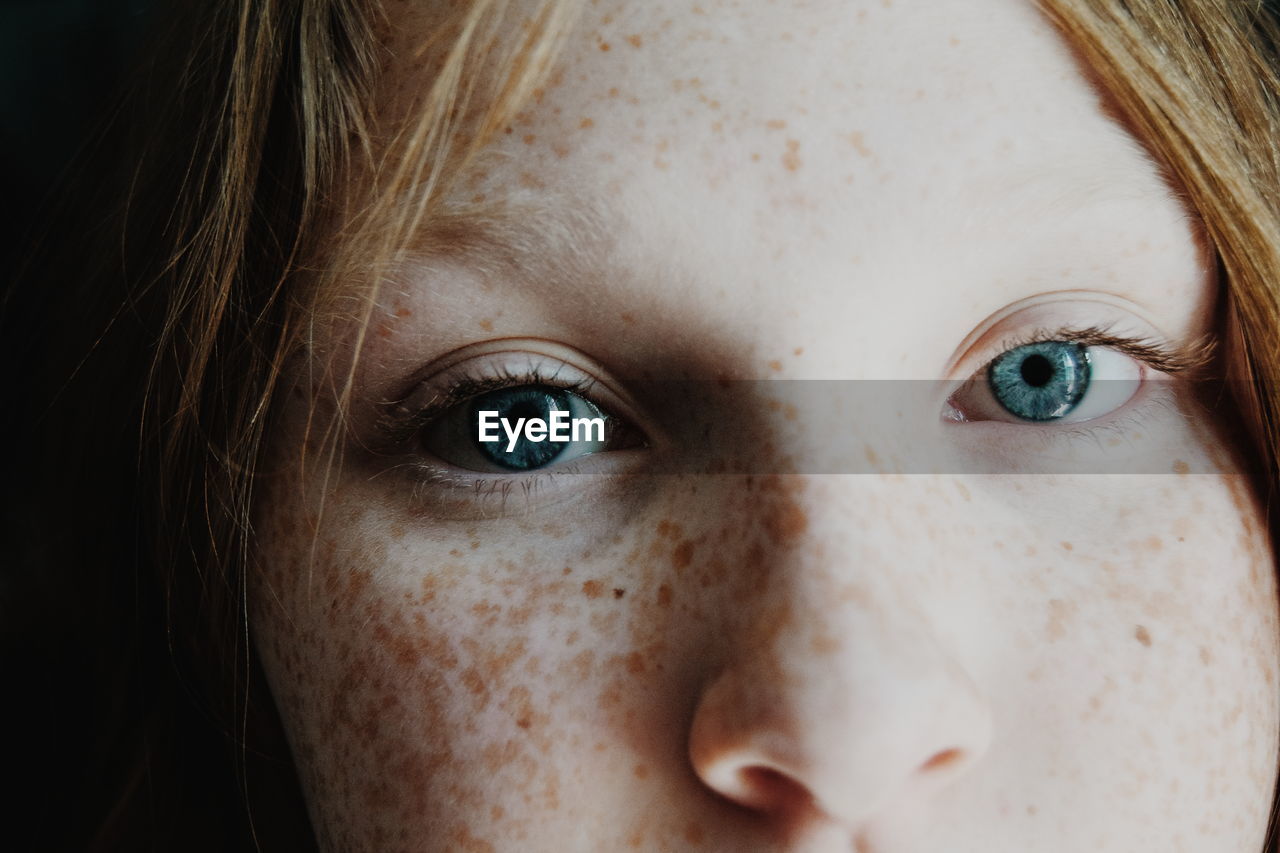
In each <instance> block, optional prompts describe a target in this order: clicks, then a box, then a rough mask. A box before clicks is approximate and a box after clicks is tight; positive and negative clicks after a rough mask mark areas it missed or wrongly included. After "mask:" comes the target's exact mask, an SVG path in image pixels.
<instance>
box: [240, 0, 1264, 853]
mask: <svg viewBox="0 0 1280 853" xmlns="http://www.w3.org/2000/svg"><path fill="white" fill-rule="evenodd" d="M397 8H399V7H397ZM396 14H399V17H396V16H395V14H393V19H392V23H393V24H394V25H395V28H396V33H397V35H396V37H395V43H394V44H393V45H392V47H393V49H394V50H395V51H396V55H397V56H399V57H400V59H399V60H398V62H399V64H398V65H397V66H396V70H395V71H394V72H393V73H394V74H395V75H396V82H397V83H398V85H399V87H400V88H401V90H402V91H404V92H412V91H415V90H421V89H422V88H423V87H426V86H428V85H430V83H431V79H432V78H431V74H432V67H431V64H430V63H429V62H425V61H424V62H418V61H417V60H415V59H413V58H412V57H413V51H414V46H415V45H417V44H419V43H421V42H422V41H424V40H425V39H427V38H428V37H429V36H430V33H429V32H427V31H425V29H424V27H425V25H424V24H422V23H420V22H419V20H418V19H417V18H415V17H412V16H410V15H409V14H407V13H406V14H400V13H396ZM454 201H455V202H456V204H455V206H456V207H457V208H459V209H465V208H466V207H467V206H468V205H473V206H474V208H475V209H476V210H483V211H484V212H485V214H486V216H485V218H484V219H483V221H481V220H477V221H476V222H475V223H474V224H472V225H465V224H464V225H462V226H457V227H454V228H453V231H452V235H453V237H452V241H451V242H450V243H449V246H450V248H449V249H447V250H438V249H437V250H430V251H427V250H424V251H422V252H420V253H419V254H417V255H416V256H415V259H414V260H413V262H411V263H409V264H407V265H405V266H403V267H402V268H398V269H397V271H396V274H395V277H394V279H393V280H391V281H389V282H387V284H386V285H385V287H384V289H383V291H382V292H383V298H382V300H381V303H380V306H379V312H378V315H377V316H376V317H375V319H374V322H373V325H371V326H370V327H369V332H368V334H367V336H366V337H365V339H364V342H363V345H362V346H363V349H362V350H361V361H360V362H359V369H358V372H357V374H356V386H355V402H354V404H353V408H352V410H351V417H350V420H349V421H348V422H346V423H345V424H344V425H343V430H344V432H343V433H342V437H341V440H340V447H341V452H342V454H343V456H344V464H343V466H342V467H341V469H340V470H335V471H333V472H331V473H330V474H329V475H328V477H327V478H326V474H325V471H324V470H323V466H321V465H318V464H316V459H315V454H316V452H317V446H316V444H315V443H314V442H313V441H310V440H309V439H308V438H307V437H306V434H307V433H306V430H307V421H308V412H309V410H310V408H311V397H312V396H313V395H314V396H315V397H316V398H317V399H318V401H319V404H320V407H321V408H320V413H321V414H322V415H323V413H324V412H328V411H331V410H332V406H331V405H327V403H326V401H327V400H328V401H330V402H331V397H326V395H330V394H331V391H329V390H326V389H329V388H331V387H332V384H331V383H329V382H322V381H316V382H315V383H311V382H310V380H309V379H308V377H309V376H312V375H315V376H319V375H322V374H323V367H324V365H323V364H319V365H303V366H302V367H301V368H300V369H299V372H298V374H297V376H296V380H297V387H296V388H295V389H294V392H293V393H292V394H290V395H289V396H288V399H287V402H286V404H285V406H284V408H283V410H282V413H281V414H282V416H281V418H280V420H279V422H278V427H277V431H276V432H275V434H274V435H273V443H272V446H271V449H270V455H269V457H268V465H267V467H268V469H270V470H271V471H272V472H273V475H272V476H271V477H270V478H269V479H268V481H267V484H266V487H265V493H263V494H261V496H260V504H259V511H258V518H257V522H258V523H257V534H258V540H257V542H258V544H257V550H256V569H255V574H254V576H253V579H252V583H253V587H252V590H251V601H252V606H253V612H252V626H253V629H254V632H255V636H256V641H257V646H258V650H259V651H260V653H261V656H262V659H263V661H264V663H265V665H266V669H267V672H268V676H269V679H270V681H271V684H272V687H273V690H274V693H275V698H276V700H277V702H278V704H279V707H280V710H281V713H282V715H283V718H284V721H285V725H286V729H287V731H288V734H289V737H290V740H291V743H292V747H293V751H294V754H295V756H296V758H297V762H298V765H299V768H300V772H301V778H302V781H303V785H304V787H305V790H306V793H307V797H308V799H309V803H310V809H311V815H312V817H313V820H314V823H315V825H316V827H317V831H318V833H319V835H320V837H321V838H322V840H323V843H324V845H325V846H326V847H327V848H329V849H335V850H356V849H365V850H409V849H412V850H468V851H488V850H556V851H560V850H584V851H597V850H626V849H640V850H721V851H744V850H746V851H755V850H761V851H764V850H805V851H826V850H844V851H848V850H857V851H874V852H875V853H923V851H936V850H948V851H954V853H962V851H983V853H994V851H1018V852H1019V853H1021V851H1027V850H1037V851H1051V850H1052V851H1080V850H1099V851H1126V853H1127V851H1132V850H1138V849H1153V850H1155V849H1158V850H1188V851H1223V853H1240V851H1246V850H1254V849H1259V848H1260V847H1261V845H1262V835H1263V831H1264V828H1265V825H1266V817H1267V810H1268V808H1269V805H1270V797H1271V792H1272V785H1273V783H1274V781H1275V776H1276V753H1277V734H1276V733H1277V730H1278V728H1280V709H1278V707H1277V695H1278V694H1277V690H1276V678H1277V672H1276V670H1277V661H1278V660H1280V654H1277V641H1276V638H1277V635H1278V633H1280V628H1278V625H1277V606H1276V595H1275V587H1274V582H1273V563H1272V557H1271V551H1270V544H1269V541H1268V537H1267V534H1266V532H1265V529H1264V525H1263V520H1262V517H1261V513H1260V511H1259V510H1258V508H1257V505H1256V504H1255V502H1254V500H1253V498H1252V497H1251V495H1250V493H1249V491H1248V490H1247V488H1246V485H1245V480H1244V477H1243V476H1241V475H1239V474H1234V473H1230V470H1231V469H1230V465H1231V463H1230V454H1228V453H1226V452H1224V451H1223V450H1221V448H1220V444H1221V440H1220V439H1218V438H1215V436H1217V435H1220V434H1221V431H1220V430H1218V429H1217V427H1216V425H1215V424H1213V423H1211V422H1210V420H1209V419H1208V418H1207V416H1206V415H1205V414H1204V412H1205V410H1204V409H1203V408H1198V407H1197V406H1195V405H1193V404H1191V403H1189V402H1186V399H1185V396H1184V395H1180V394H1178V393H1175V391H1176V389H1177V388H1178V387H1179V386H1180V383H1178V382H1176V381H1175V382H1168V381H1160V380H1164V379H1168V378H1169V374H1171V373H1172V372H1173V371H1174V368H1175V367H1176V363H1175V362H1174V361H1171V360H1169V359H1168V358H1164V357H1163V356H1161V355H1160V354H1159V352H1158V350H1164V349H1171V348H1172V349H1174V350H1176V349H1177V348H1178V347H1181V346H1183V345H1185V344H1187V343H1188V342H1189V341H1192V340H1194V339H1195V338H1197V337H1198V336H1200V335H1203V334H1205V333H1207V332H1209V331H1210V330H1211V327H1212V321H1213V317H1212V314H1213V307H1214V304H1215V291H1216V287H1217V284H1216V282H1215V281H1214V278H1213V276H1212V273H1211V268H1212V264H1211V262H1210V260H1209V259H1208V257H1207V255H1206V253H1205V252H1204V251H1203V250H1202V248H1201V244H1200V242H1199V240H1198V238H1197V235H1196V233H1195V232H1194V226H1193V224H1192V222H1191V221H1190V220H1189V217H1188V214H1187V211H1186V210H1184V209H1183V208H1182V207H1180V206H1179V203H1178V201H1177V200H1176V198H1175V197H1174V195H1173V194H1172V193H1171V192H1170V190H1169V188H1168V187H1167V186H1166V185H1165V184H1164V183H1163V182H1162V179H1161V176H1160V173H1159V170H1158V169H1157V167H1156V166H1155V165H1153V163H1152V162H1151V160H1150V159H1148V157H1147V156H1146V155H1145V154H1144V152H1143V149H1142V148H1141V147H1140V146H1139V145H1138V144H1136V143H1135V141H1134V139H1133V138H1131V137H1130V136H1128V135H1127V134H1126V131H1125V130H1124V129H1123V128H1122V127H1121V126H1119V125H1118V124H1117V123H1116V121H1115V120H1114V119H1113V118H1111V117H1110V113H1109V112H1108V110H1107V107H1106V105H1105V104H1104V103H1102V102H1101V101H1100V99H1099V96H1098V94H1097V93H1096V92H1095V91H1094V90H1093V89H1091V87H1090V85H1089V84H1088V83H1087V82H1086V79H1085V77H1084V76H1083V75H1082V73H1081V71H1080V69H1079V68H1078V67H1077V66H1076V65H1075V64H1074V60H1073V58H1072V55H1071V54H1070V52H1069V51H1068V49H1067V48H1066V46H1065V45H1064V42H1063V41H1062V39H1061V38H1060V37H1059V36H1058V35H1057V33H1056V32H1055V31H1054V30H1053V29H1052V28H1051V27H1050V26H1049V25H1048V24H1047V22H1046V20H1045V19H1043V18H1042V17H1041V16H1040V14H1039V13H1038V12H1037V11H1036V10H1035V9H1034V8H1033V6H1032V5H1031V4H1030V3H1027V2H1023V0H983V2H970V3H935V2H923V0H915V1H914V2H913V0H897V2H889V0H883V2H881V0H875V2H872V0H852V1H851V2H838V3H837V2H830V3H828V2H818V3H800V2H796V3H772V2H769V3H765V2H753V3H721V2H716V0H708V2H707V3H706V4H704V5H702V6H699V5H696V4H686V3H678V2H674V1H673V0H671V1H669V0H662V2H658V0H650V2H645V3H626V4H624V3H616V4H606V3H601V4H598V5H596V4H592V5H590V6H589V7H588V12H587V14H586V17H585V19H584V20H583V22H582V23H581V25H580V26H579V28H578V29H577V30H576V31H575V35H574V36H573V38H572V40H571V42H570V44H569V45H568V49H567V52H566V53H565V54H564V57H563V59H562V61H561V63H560V65H559V66H558V68H557V70H556V72H555V73H554V74H553V76H552V77H551V78H550V79H549V81H548V83H547V86H546V88H545V91H541V92H539V93H538V94H537V97H536V98H535V102H534V103H531V104H530V105H529V108H528V109H527V111H526V112H524V113H523V114H522V115H521V116H520V117H519V119H518V120H517V121H516V122H515V123H514V124H513V126H512V127H511V129H510V131H508V132H507V133H506V134H503V135H501V136H500V138H499V140H498V142H497V143H495V144H494V145H493V146H492V149H491V150H490V152H489V155H488V156H486V157H485V158H484V159H483V162H481V163H480V164H479V165H478V166H477V168H476V169H475V171H474V174H472V175H470V177H469V178H468V179H467V180H465V181H463V182H461V184H460V188H459V189H457V190H456V198H455V199H454ZM438 236H439V235H437V237H438ZM422 243H423V245H424V246H426V245H437V246H438V245H441V240H440V239H435V240H434V241H433V240H431V239H426V238H424V240H423V241H422ZM1091 330H1092V331H1091ZM347 332H349V333H350V334H349V335H348V336H347V337H342V336H338V337H337V338H336V339H334V340H330V341H322V342H320V343H321V344H322V347H321V350H322V351H327V352H337V351H341V349H342V347H343V346H350V345H351V342H352V341H354V340H355V336H354V333H353V332H351V330H347ZM1104 333H1105V334H1104ZM344 334H345V333H344ZM1131 338H1136V339H1137V340H1138V341H1140V342H1143V341H1145V342H1146V343H1138V344H1134V343H1126V341H1128V340H1129V339H1131ZM1029 340H1038V341H1040V342H1041V343H1040V345H1039V346H1038V347H1035V348H1032V349H1030V350H1022V351H1019V352H1014V353H1013V354H1012V355H1010V356H1008V357H1006V358H1005V359H1004V360H1003V361H999V362H997V367H996V369H994V370H992V371H990V372H988V371H987V370H986V368H985V366H986V365H987V364H988V363H989V362H991V361H992V360H993V359H996V357H997V356H999V355H1001V353H1003V352H1005V351H1009V350H1011V349H1013V348H1015V347H1016V346H1018V345H1020V344H1024V343H1026V342H1027V341H1029ZM1077 341H1079V342H1080V343H1076V342H1077ZM1162 358H1164V360H1163V361H1162V360H1161V359H1162ZM1085 359H1087V360H1088V361H1087V363H1085ZM970 376H973V377H975V379H974V381H973V382H972V383H968V384H967V385H966V384H962V383H961V382H960V380H964V379H966V378H968V377H970ZM651 379H656V380H666V379H680V380H692V381H693V382H683V383H680V384H674V383H673V384H666V383H662V382H649V381H647V380H651ZM729 379H734V380H736V379H742V380H769V381H758V382H756V381H752V382H734V381H727V380H729ZM918 379H931V380H938V379H946V380H956V381H954V382H951V383H950V384H946V383H938V382H923V383H921V382H916V383H910V382H898V383H895V382H889V383H885V382H864V381H861V380H918ZM1089 379H1092V380H1095V381H1094V382H1093V383H1092V384H1089V385H1087V386H1086V385H1085V381H1086V380H1089ZM1101 379H1106V380H1112V381H1109V382H1101V381H1096V380H1101ZM704 380H705V381H706V382H707V384H706V386H698V385H696V384H694V383H695V382H697V381H704ZM795 380H841V381H839V382H836V381H827V382H800V381H795ZM849 380H856V381H849ZM530 386H538V387H530ZM664 389H666V390H664ZM1117 389H1119V390H1117ZM477 395H481V396H480V401H479V403H477V402H475V400H474V398H475V397H476V396H477ZM468 400H471V402H468ZM387 401H397V402H399V405H395V406H387V405H385V403H386V402H387ZM554 407H559V408H561V409H568V410H570V411H571V412H572V413H574V415H575V416H578V415H583V414H584V413H585V414H603V415H605V416H607V417H608V418H609V419H610V429H609V433H608V435H607V436H606V438H605V440H604V441H595V442H591V441H587V440H584V439H580V440H579V441H577V442H573V441H570V442H568V443H562V444H554V445H552V444H548V443H541V444H535V443H533V442H531V441H529V440H528V439H527V438H521V439H519V440H518V441H517V442H516V443H515V445H514V447H513V449H511V450H510V451H508V449H507V442H506V441H505V439H504V440H503V441H502V442H501V445H499V444H497V443H495V444H493V445H481V444H479V443H478V442H477V441H476V439H475V435H474V434H473V431H472V430H473V426H474V425H473V424H472V423H471V421H470V420H469V419H470V418H471V417H473V415H474V413H475V410H477V409H485V410H494V411H499V412H500V413H502V414H503V415H504V416H505V415H511V420H512V421H513V422H514V420H515V418H516V417H518V416H530V415H531V414H545V413H546V412H549V411H550V410H551V409H552V408H554ZM1034 418H1039V419H1038V420H1036V419H1034ZM326 425H327V424H326V422H325V421H324V420H323V418H322V419H321V420H320V421H316V422H313V423H312V424H311V433H310V434H311V435H312V436H315V435H318V434H319V433H322V432H323V429H324V427H325V426H326ZM917 453H926V454H928V455H929V456H930V459H933V460H935V462H930V465H932V466H934V468H937V470H938V471H939V473H935V474H916V473H913V472H914V471H917V470H920V469H921V468H923V467H924V465H923V463H921V462H920V461H919V459H920V457H918V456H915V455H913V454H917ZM697 454H704V455H705V454H710V455H712V456H717V455H718V456H719V457H722V458H723V459H727V460H729V463H730V464H731V465H732V467H733V470H735V471H738V472H742V473H735V474H731V475H730V474H724V475H717V474H709V473H701V474H699V473H690V469H691V468H693V467H696V466H695V465H693V464H692V463H690V464H689V465H685V463H686V462H690V459H691V458H692V457H694V456H696V455H697ZM304 456H305V457H306V459H305V464H304V459H303V457H304ZM1139 457H1141V458H1143V459H1144V460H1146V461H1145V462H1144V463H1143V466H1144V467H1143V468H1142V470H1143V471H1145V472H1146V473H1135V472H1134V471H1135V469H1134V467H1133V460H1134V459H1136V458H1139ZM699 458H701V457H699ZM570 459H572V461H570ZM939 459H940V460H943V462H942V463H940V464H938V463H936V460H939ZM1152 459H1154V460H1156V462H1157V464H1158V467H1157V468H1156V469H1154V472H1153V469H1152V468H1151V461H1150V460H1152ZM660 460H665V461H660ZM671 460H676V464H675V465H671V464H669V463H670V461H671ZM946 460H950V462H947V461H946ZM1063 460H1071V462H1070V464H1071V465H1076V466H1077V468H1079V469H1080V470H1083V469H1088V470H1091V471H1097V470H1108V471H1118V472H1122V473H1115V474H1112V475H1097V474H1088V473H1063V468H1062V467H1061V465H1060V464H1059V463H1062V464H1066V463H1064V462H1063ZM946 465H952V467H950V468H947V467H945V466H946ZM711 467H714V465H712V466H711ZM1051 469H1052V470H1051ZM673 470H681V471H683V473H671V472H672V471H673ZM1072 470H1076V469H1075V468H1073V469H1072ZM788 471H793V472H798V473H790V474H789V473H786V472H788ZM1027 471H1039V472H1040V473H1033V474H1026V473H1025V472H1027ZM660 472H661V473H660ZM823 472H833V473H823ZM852 472H859V473H852ZM897 472H905V473H897ZM982 472H987V473H982ZM990 472H996V473H990ZM1012 472H1023V473H1012ZM1203 472H1208V473H1203ZM321 510H323V512H321Z"/></svg>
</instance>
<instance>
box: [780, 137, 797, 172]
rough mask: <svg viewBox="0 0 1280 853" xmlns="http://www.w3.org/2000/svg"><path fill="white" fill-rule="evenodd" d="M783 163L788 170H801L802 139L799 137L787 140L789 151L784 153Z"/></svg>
mask: <svg viewBox="0 0 1280 853" xmlns="http://www.w3.org/2000/svg"><path fill="white" fill-rule="evenodd" d="M782 165H783V167H784V168H785V169H786V170H787V171H788V172H798V171H799V170H800V165H801V161H800V141H799V140H798V139H788V140H787V153H786V154H783V155H782Z"/></svg>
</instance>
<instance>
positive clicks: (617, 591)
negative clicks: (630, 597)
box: [613, 586, 627, 598]
mask: <svg viewBox="0 0 1280 853" xmlns="http://www.w3.org/2000/svg"><path fill="white" fill-rule="evenodd" d="M626 594H627V591H626V590H625V589H619V588H618V587H616V586H615V587H614V588H613V597H614V598H622V596H624V595H626Z"/></svg>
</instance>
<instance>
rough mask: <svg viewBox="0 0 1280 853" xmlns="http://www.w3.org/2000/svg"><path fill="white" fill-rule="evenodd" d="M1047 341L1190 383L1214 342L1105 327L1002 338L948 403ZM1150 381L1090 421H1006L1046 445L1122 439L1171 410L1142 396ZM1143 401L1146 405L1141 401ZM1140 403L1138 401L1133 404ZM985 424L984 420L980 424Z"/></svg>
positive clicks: (1163, 400) (1164, 401) (1162, 399)
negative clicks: (1177, 341)
mask: <svg viewBox="0 0 1280 853" xmlns="http://www.w3.org/2000/svg"><path fill="white" fill-rule="evenodd" d="M1048 341H1070V342H1073V343H1076V344H1079V345H1081V346H1084V347H1107V348H1109V349H1113V350H1116V351H1118V352H1121V353H1123V354H1124V355H1127V356H1129V357H1130V358H1132V359H1134V360H1135V361H1137V362H1139V363H1140V364H1142V365H1143V366H1144V367H1146V368H1150V369H1152V370H1155V371H1157V372H1159V373H1163V374H1165V375H1166V376H1170V377H1177V378H1179V379H1189V378H1195V377H1198V376H1200V375H1201V374H1202V373H1203V371H1204V370H1205V369H1206V368H1207V367H1208V365H1209V364H1210V363H1211V361H1212V358H1213V354H1214V350H1215V342H1214V341H1213V340H1212V339H1211V338H1209V337H1205V338H1201V339H1199V340H1196V341H1193V342H1191V343H1190V344H1188V345H1185V346H1181V347H1179V346H1175V345H1172V344H1170V343H1169V342H1167V341H1164V340H1160V339H1157V338H1144V337H1139V336H1128V335H1122V334H1117V333H1115V332H1113V331H1111V330H1110V329H1108V328H1106V327H1102V326H1085V327H1070V326H1068V327H1058V328H1037V329H1035V330H1033V331H1031V332H1029V333H1022V334H1015V335H1011V336H1008V337H1005V338H1002V339H1001V341H1000V343H999V345H998V346H997V347H996V348H995V354H994V355H992V356H991V357H990V358H988V359H987V360H986V361H985V362H983V363H982V365H981V366H980V367H978V368H977V369H976V370H975V371H973V372H972V373H971V374H970V375H969V377H968V378H967V379H965V380H964V381H963V382H962V383H961V385H960V386H959V388H957V389H956V390H955V391H954V392H953V393H952V396H951V397H948V405H950V400H951V399H952V398H953V397H954V396H955V395H957V394H959V393H960V390H961V389H963V388H965V387H967V386H969V385H970V384H971V383H974V382H983V381H986V377H987V375H988V371H989V370H990V368H991V366H992V364H993V363H994V362H995V361H996V360H997V359H999V358H1000V356H1002V355H1003V354H1004V353H1006V352H1008V351H1010V350H1013V349H1017V348H1018V347H1022V346H1028V345H1031V344H1037V343H1045V342H1048ZM1148 381H1149V380H1148V379H1147V378H1146V377H1145V376H1144V378H1143V379H1142V381H1141V385H1140V386H1139V389H1138V391H1137V393H1136V394H1135V395H1134V397H1133V399H1131V400H1130V401H1129V402H1127V403H1125V404H1124V405H1123V406H1121V407H1120V409H1118V410H1115V411H1113V412H1111V413H1109V414H1105V415H1101V416H1099V417H1097V418H1093V419H1090V420H1086V421H1071V422H1066V423H1056V424H1055V423H1053V422H1045V423H1039V424H1032V423H1015V422H1005V423H1008V424H1009V425H1011V426H1020V427H1028V426H1033V427H1037V429H1036V430H1035V431H1034V432H1032V433H1028V434H1030V435H1035V436H1037V437H1038V438H1040V439H1042V440H1043V441H1045V442H1051V443H1055V444H1056V443H1059V442H1062V443H1066V444H1074V443H1076V442H1084V443H1097V442H1100V441H1101V440H1102V439H1103V438H1105V437H1106V435H1107V434H1108V433H1118V434H1124V432H1125V431H1126V430H1131V429H1134V428H1136V427H1139V426H1142V425H1143V424H1144V423H1145V422H1146V421H1147V419H1148V418H1149V417H1150V416H1151V415H1153V414H1154V413H1155V409H1157V408H1167V409H1173V408H1174V405H1173V400H1172V399H1171V398H1170V397H1169V396H1167V395H1161V396H1159V397H1156V398H1154V399H1151V398H1149V397H1148V395H1145V394H1144V391H1145V390H1146V386H1147V384H1148ZM1139 397H1142V398H1143V399H1142V400H1138V398H1139ZM1135 401H1137V402H1135ZM978 422H979V423H981V422H982V421H978Z"/></svg>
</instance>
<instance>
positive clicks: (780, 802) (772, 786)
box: [739, 766, 813, 813]
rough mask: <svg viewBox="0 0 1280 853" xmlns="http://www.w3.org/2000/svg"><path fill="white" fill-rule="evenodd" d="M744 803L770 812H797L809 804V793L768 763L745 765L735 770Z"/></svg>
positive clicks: (810, 795) (806, 807)
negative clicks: (740, 785) (737, 772)
mask: <svg viewBox="0 0 1280 853" xmlns="http://www.w3.org/2000/svg"><path fill="white" fill-rule="evenodd" d="M739 778H740V779H741V780H742V788H743V793H744V794H745V796H744V797H743V798H742V799H743V802H744V804H745V805H750V806H752V807H753V808H757V809H761V810H763V811H771V812H789V813H797V812H801V811H804V810H806V809H808V808H809V807H810V806H812V804H813V795H812V793H811V792H810V791H809V790H808V789H807V788H806V787H805V786H804V785H802V784H800V783H799V782H797V781H796V780H795V779H793V778H792V777H790V776H788V775H787V774H785V773H783V772H781V771H779V770H775V769H773V768H772V767H759V766H756V767H745V768H743V769H742V771H741V772H740V774H739Z"/></svg>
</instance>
